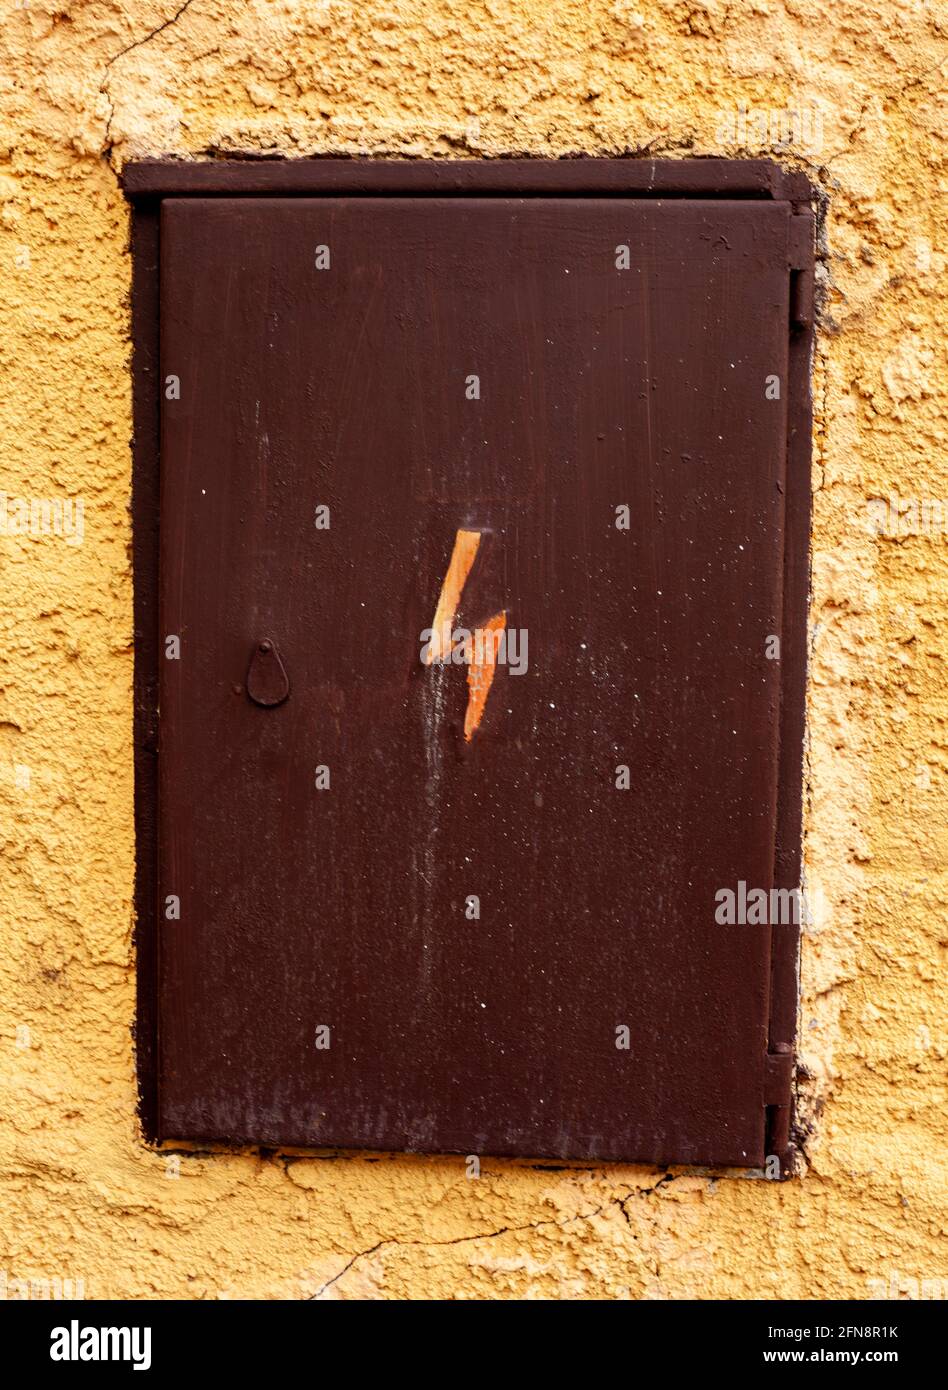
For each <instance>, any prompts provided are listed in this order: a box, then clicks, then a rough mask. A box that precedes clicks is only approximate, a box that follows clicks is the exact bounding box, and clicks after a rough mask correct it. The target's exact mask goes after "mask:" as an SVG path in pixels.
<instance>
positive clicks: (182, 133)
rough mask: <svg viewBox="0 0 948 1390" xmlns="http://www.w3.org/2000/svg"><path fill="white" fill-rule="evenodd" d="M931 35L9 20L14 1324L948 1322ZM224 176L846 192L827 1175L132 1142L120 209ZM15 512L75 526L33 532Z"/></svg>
mask: <svg viewBox="0 0 948 1390" xmlns="http://www.w3.org/2000/svg"><path fill="white" fill-rule="evenodd" d="M176 11H177V13H176ZM945 28H946V17H945V13H944V11H943V10H942V11H941V14H940V15H939V4H938V3H936V2H935V0H932V3H931V4H929V3H925V2H924V0H922V3H907V0H878V2H877V3H871V0H834V2H833V3H832V4H830V3H825V0H747V3H742V4H733V3H730V0H711V3H701V0H655V3H649V2H648V0H635V2H634V3H631V4H625V3H621V2H620V3H612V0H472V3H470V4H466V5H463V6H460V5H452V4H450V3H448V0H387V3H380V0H360V2H359V3H358V4H349V3H342V0H328V3H316V0H308V2H306V3H304V0H250V3H247V4H243V3H241V4H237V3H226V2H225V0H185V3H184V4H178V3H177V0H154V2H153V3H146V0H131V3H128V4H126V5H124V6H119V5H117V4H115V3H113V0H94V3H80V2H79V0H23V3H22V4H20V5H17V4H16V3H14V0H5V9H4V19H3V24H2V26H0V54H2V57H0V205H2V221H0V233H2V241H0V264H2V267H3V274H2V290H0V343H2V346H0V352H2V359H3V388H2V393H0V428H2V436H3V450H2V479H0V489H2V490H3V492H4V493H5V495H6V499H7V512H6V514H5V515H4V514H3V513H2V511H0V531H2V532H3V534H0V567H2V592H3V600H2V614H0V621H2V623H3V641H2V648H0V663H2V675H0V700H2V705H0V797H2V807H3V814H2V846H3V872H2V895H3V911H2V919H0V920H2V924H3V925H2V930H3V938H2V967H0V969H2V989H0V994H2V1028H0V1071H2V1116H0V1188H2V1211H3V1218H2V1229H3V1240H2V1248H0V1283H2V1288H0V1296H2V1295H3V1294H4V1293H5V1294H6V1296H7V1297H13V1296H20V1295H22V1294H24V1293H30V1292H31V1291H32V1293H33V1295H34V1296H36V1295H37V1294H38V1293H42V1291H43V1289H44V1284H43V1282H42V1281H50V1283H49V1287H52V1288H53V1290H54V1291H55V1287H56V1286H55V1281H56V1280H72V1281H82V1286H83V1290H84V1292H85V1294H86V1296H87V1297H109V1296H113V1297H115V1296H117V1297H125V1298H134V1297H188V1298H222V1297H223V1298H226V1297H241V1296H250V1297H263V1298H294V1299H296V1298H309V1297H313V1296H320V1297H324V1298H352V1297H370V1298H404V1297H409V1298H417V1297H426V1296H447V1297H458V1298H466V1297H472V1298H498V1297H518V1298H519V1297H543V1296H551V1297H554V1298H574V1297H592V1298H625V1297H632V1298H641V1297H646V1298H681V1297H693V1296H699V1297H711V1298H747V1297H768V1298H769V1297H776V1298H789V1297H805V1298H823V1297H854V1298H873V1297H879V1296H888V1297H897V1296H902V1297H916V1296H922V1297H926V1296H927V1297H931V1296H940V1297H944V1296H945V1293H946V1291H948V1255H946V1252H945V1245H944V1242H943V1237H944V1223H945V1213H946V1210H948V1181H946V1174H945V1168H944V1153H945V1142H944V1140H945V1134H944V1130H945V1125H944V1111H945V1090H946V1087H945V1057H946V1051H948V1022H946V1009H945V993H946V985H945V968H944V967H945V947H946V920H948V877H946V874H945V860H944V856H945V853H946V850H948V829H946V826H948V727H946V720H948V673H946V658H948V534H946V532H945V529H944V528H945V523H944V519H943V516H942V515H941V514H940V513H939V510H938V508H937V507H935V508H934V509H933V508H931V507H930V506H929V507H927V508H922V506H921V504H922V503H923V502H924V503H929V502H931V501H941V500H944V499H948V455H946V448H945V446H946V404H945V395H944V388H945V382H946V380H948V373H946V362H945V356H946V347H945V331H944V319H945V289H946V248H948V219H946V209H945V201H944V193H945V182H946V177H948V168H946V143H945V132H944V124H943V122H944V112H945V105H944V103H945V91H946V81H945V63H946V56H948V50H946V46H945V42H944V38H945ZM234 151H256V152H265V153H268V154H277V153H285V154H287V155H303V154H316V153H326V152H333V153H343V154H350V155H359V154H376V155H385V154H391V155H413V156H431V155H434V156H441V157H453V156H460V155H465V156H468V157H470V156H472V155H474V156H484V157H490V156H498V155H503V154H507V153H520V154H533V155H546V156H555V155H560V154H567V153H575V152H580V151H581V152H584V153H587V154H593V155H616V154H646V153H647V154H648V155H651V156H657V157H660V156H668V157H676V156H681V155H684V154H699V155H700V154H726V155H754V154H756V155H760V154H769V155H773V156H774V157H777V158H779V159H781V160H782V161H783V162H784V163H786V164H787V165H788V166H792V167H797V168H804V169H806V170H807V171H808V172H809V174H810V177H811V178H812V179H813V180H814V181H815V182H816V183H817V184H818V185H819V187H820V188H821V189H822V190H823V192H824V193H825V222H824V224H823V226H822V229H821V250H822V253H823V263H822V270H821V275H822V288H823V308H822V326H821V331H820V336H819V342H818V347H817V355H816V361H815V366H814V371H815V407H816V421H815V434H814V504H815V515H814V535H813V548H814V593H813V606H812V667H811V680H810V699H809V740H808V754H807V768H806V864H807V874H808V884H809V889H810V893H811V896H812V898H814V899H815V901H816V904H817V920H816V922H815V924H814V925H813V927H811V928H809V929H808V930H807V932H806V936H805V941H804V949H803V977H802V988H803V1002H802V1014H801V1040H802V1059H803V1063H804V1067H805V1070H806V1073H807V1075H806V1078H805V1081H804V1100H803V1105H802V1115H803V1119H804V1122H805V1124H806V1127H807V1130H808V1138H807V1139H806V1142H805V1172H803V1173H802V1175H801V1176H799V1177H796V1178H794V1179H792V1180H790V1181H788V1182H784V1183H773V1182H767V1181H764V1180H762V1179H761V1178H759V1177H758V1178H754V1177H747V1176H746V1175H745V1176H727V1175H725V1176H709V1175H706V1174H700V1173H671V1174H665V1173H662V1172H656V1171H649V1170H644V1169H633V1168H624V1167H613V1168H608V1169H597V1168H589V1167H567V1168H563V1167H554V1166H547V1167H543V1166H542V1165H533V1166H531V1165H522V1164H514V1163H510V1162H502V1161H492V1160H489V1159H488V1160H485V1161H484V1162H483V1166H482V1174H481V1177H480V1178H479V1179H477V1180H470V1179H468V1178H467V1177H466V1175H465V1165H464V1161H463V1160H462V1159H454V1158H449V1159H440V1158H434V1159H428V1158H406V1157H400V1156H387V1155H382V1156H367V1157H366V1156H363V1157H349V1156H332V1157H286V1156H272V1155H260V1154H230V1155H228V1154H209V1153H201V1154H194V1155H187V1154H185V1155H182V1156H180V1157H179V1158H178V1157H172V1158H169V1157H168V1156H167V1155H164V1154H160V1153H156V1152H153V1151H151V1150H149V1149H148V1148H147V1147H145V1145H144V1144H143V1143H142V1142H141V1141H140V1138H139V1134H138V1130H137V1124H136V1119H135V1077H134V1068H133V1052H132V1038H131V1033H130V1028H131V1024H132V1019H133V1014H134V960H133V952H132V927H133V918H132V883H133V864H134V841H133V830H132V804H133V782H132V753H131V734H132V723H131V681H132V608H131V574H130V563H129V546H130V527H129V511H128V504H129V478H130V454H129V435H130V381H129V273H130V262H129V251H128V210H127V208H126V205H125V203H124V201H123V198H122V195H121V191H120V188H119V182H118V173H119V171H120V168H121V166H122V164H123V162H124V161H126V160H128V159H131V158H140V157H145V156H161V155H174V156H178V157H208V156H211V155H213V154H220V153H227V152H234ZM14 499H26V500H27V501H29V500H31V499H32V500H35V501H37V503H38V504H39V505H40V506H41V504H42V502H43V500H44V499H45V500H46V501H48V502H49V503H51V504H52V503H54V502H59V503H63V502H65V503H67V504H68V505H67V506H66V507H65V509H64V510H63V511H62V512H57V511H56V510H55V509H53V508H50V511H49V514H48V517H49V525H47V527H46V528H45V529H46V530H47V532H49V534H42V530H43V526H42V513H41V512H40V517H39V529H40V532H41V534H38V535H30V534H27V535H21V534H19V533H18V531H17V517H18V516H19V509H18V506H17V504H16V502H15V500H14ZM873 499H876V500H877V501H879V500H880V499H886V502H885V511H884V513H883V512H882V511H880V510H879V509H878V508H877V509H876V511H875V512H873V511H872V510H871V509H870V506H869V504H870V503H871V502H872V500H873ZM889 499H892V500H891V501H890V500H889ZM2 502H3V498H0V503H2ZM913 503H914V504H915V507H916V509H915V510H914V511H913ZM946 506H948V503H946ZM80 507H81V512H80V510H79V509H80ZM11 518H12V520H11ZM80 542H81V543H80ZM261 1026H262V1027H266V1026H267V1023H266V1020H261ZM273 1026H274V1027H277V1026H279V1024H278V1021H277V1020H274V1023H273ZM668 1045H669V1046H670V1047H674V1045H675V1040H674V1038H673V1037H672V1038H669V1040H668ZM31 1280H32V1281H34V1285H33V1288H32V1290H31V1289H30V1287H29V1284H28V1282H26V1283H25V1282H23V1281H31ZM67 1287H68V1286H67Z"/></svg>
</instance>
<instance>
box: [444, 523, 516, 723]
mask: <svg viewBox="0 0 948 1390" xmlns="http://www.w3.org/2000/svg"><path fill="white" fill-rule="evenodd" d="M480 543H481V532H480V531H463V530H462V531H458V532H457V534H456V535H455V537H454V548H453V549H452V551H451V559H450V561H449V562H448V570H447V573H446V574H445V576H444V582H443V583H442V585H441V593H440V594H439V595H438V606H437V608H436V609H435V615H434V621H433V623H432V624H431V627H432V638H431V641H430V643H429V644H428V650H427V652H426V654H425V664H426V665H427V666H433V665H434V663H435V662H436V661H440V662H445V661H447V660H449V658H450V657H451V656H452V654H453V653H454V651H455V650H456V649H457V648H458V647H459V646H461V645H462V644H461V643H460V642H455V641H454V640H453V637H452V632H453V628H454V623H455V620H456V618H457V615H458V610H459V609H460V606H461V595H462V593H463V592H464V585H465V584H466V583H467V578H468V575H469V574H470V573H471V568H472V566H473V564H474V560H475V558H476V556H477V551H478V547H479V546H480ZM506 627H507V614H506V612H505V611H503V610H502V611H501V612H500V613H495V614H494V616H493V617H492V618H491V619H489V621H488V622H487V623H485V624H484V625H483V626H482V627H479V628H478V629H477V630H476V632H475V633H474V640H473V642H472V643H470V650H469V651H467V652H466V653H465V655H466V659H467V709H466V710H465V712H464V737H465V739H466V740H467V742H468V743H470V741H471V739H472V738H473V737H474V735H475V733H476V732H477V729H478V727H479V725H480V722H481V720H482V719H483V717H484V710H485V708H486V706H487V697H488V695H489V694H490V688H491V686H492V685H493V683H494V676H495V674H496V671H497V653H498V650H499V648H500V644H501V641H502V640H503V635H504V632H505V630H506ZM465 645H467V644H465Z"/></svg>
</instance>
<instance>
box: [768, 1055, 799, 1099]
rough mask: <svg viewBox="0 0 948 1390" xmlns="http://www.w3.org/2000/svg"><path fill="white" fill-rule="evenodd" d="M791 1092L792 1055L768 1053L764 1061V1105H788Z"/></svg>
mask: <svg viewBox="0 0 948 1390" xmlns="http://www.w3.org/2000/svg"><path fill="white" fill-rule="evenodd" d="M792 1091H793V1053H792V1052H790V1051H789V1050H788V1051H787V1052H768V1053H767V1056H766V1058H765V1060H764V1104H765V1105H789V1104H790V1097H791V1094H792Z"/></svg>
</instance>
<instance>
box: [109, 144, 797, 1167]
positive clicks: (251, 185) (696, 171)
mask: <svg viewBox="0 0 948 1390" xmlns="http://www.w3.org/2000/svg"><path fill="white" fill-rule="evenodd" d="M122 183H123V187H124V191H125V195H126V197H127V198H128V200H129V201H130V203H131V207H132V215H131V253H132V295H131V327H132V381H133V394H132V400H133V430H134V434H133V440H132V522H133V567H134V631H135V676H134V734H133V736H134V757H135V833H136V844H137V852H136V883H135V910H136V926H135V935H134V940H135V948H136V969H137V984H138V1004H137V1018H136V1026H135V1042H136V1052H137V1065H138V1087H139V1113H140V1119H141V1124H142V1129H143V1132H144V1135H145V1138H146V1140H148V1141H149V1142H157V1141H158V1139H159V1134H158V1124H157V1116H158V1048H157V1034H158V1010H157V982H158V937H159V932H158V921H159V918H158V911H157V897H158V872H157V858H158V856H157V849H158V846H157V824H158V819H157V810H158V765H157V754H158V660H159V634H158V553H159V552H158V528H159V505H158V503H159V476H160V454H161V446H160V430H159V380H158V363H159V355H158V354H159V340H160V306H159V291H158V278H159V264H160V207H161V200H162V199H163V198H166V197H175V198H180V197H189V196H190V197H205V198H206V197H213V196H229V197H254V196H270V197H274V196H280V197H293V196H297V197H299V196H307V197H313V196H316V197H318V196H320V195H323V196H339V195H347V196H355V197H357V196H375V197H378V196H385V195H390V196H396V195H400V196H420V197H424V196H425V195H437V196H439V197H445V196H457V197H465V196H473V195H477V196H491V195H494V196H503V197H511V196H513V197H533V196H535V197H543V196H558V197H564V196H565V197H569V196H573V197H583V196H586V197H590V196H593V197H622V198H707V199H741V198H747V199H769V200H775V201H781V202H786V203H789V204H790V205H791V211H792V212H793V213H794V214H799V218H797V217H795V218H794V222H795V224H796V232H797V235H796V237H795V241H796V249H795V251H794V249H793V248H791V256H790V258H789V259H788V275H790V276H791V278H793V277H796V284H795V286H794V293H793V294H792V295H791V305H792V306H793V307H792V314H791V321H790V322H789V323H788V335H789V383H788V391H787V395H788V400H787V411H788V442H787V471H786V498H785V507H786V512H785V554H784V600H783V602H784V613H783V638H782V654H781V656H782V687H781V715H780V721H781V732H780V755H779V771H778V800H777V823H776V843H775V849H774V884H775V886H776V887H778V888H787V889H793V888H799V887H800V870H801V840H802V811H803V744H804V727H805V697H806V663H807V642H806V629H807V607H808V597H809V533H810V455H811V433H812V405H811V390H810V364H811V358H812V351H813V339H814V326H813V314H812V312H811V303H812V285H813V255H814V252H813V217H812V213H811V211H810V209H811V206H812V203H813V201H814V198H815V193H814V189H813V188H812V186H811V184H810V183H809V181H808V180H807V178H806V176H805V175H803V174H800V173H796V172H792V171H785V170H783V169H781V168H780V167H779V166H778V165H776V164H774V163H773V162H771V161H769V160H727V159H688V160H643V159H635V158H629V159H593V158H588V157H582V156H580V157H574V158H566V159H558V160H545V159H489V160H476V161H475V160H442V161H438V160H400V159H391V160H388V159H385V160H380V159H366V160H356V159H346V158H334V157H327V158H317V159H299V160H273V159H261V158H246V159H228V160H213V161H208V162H203V163H188V162H185V161H179V160H145V161H140V162H135V163H131V164H129V165H127V166H126V167H125V170H124V172H123V176H122ZM792 239H793V238H792ZM772 930H773V929H772ZM798 962H799V931H798V930H796V929H795V928H793V927H781V928H779V929H777V930H775V931H774V935H773V936H772V939H771V999H770V1041H769V1051H770V1055H771V1058H772V1059H773V1063H774V1065H773V1067H772V1069H771V1073H772V1081H771V1083H770V1085H772V1087H773V1089H772V1091H768V1094H767V1101H768V1102H769V1104H768V1123H767V1149H768V1152H770V1153H775V1154H776V1155H777V1156H778V1158H779V1159H780V1164H781V1172H782V1174H783V1175H784V1176H786V1175H787V1173H788V1171H789V1170H791V1169H792V1159H793V1152H794V1141H793V1125H792V1120H793V1092H792V1070H793V1052H794V1047H795V1042H796V1022H797V1019H796V1015H797V1000H798V974H799V971H798Z"/></svg>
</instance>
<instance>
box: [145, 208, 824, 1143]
mask: <svg viewBox="0 0 948 1390" xmlns="http://www.w3.org/2000/svg"><path fill="white" fill-rule="evenodd" d="M791 218H792V207H791V204H790V203H788V202H784V201H780V200H779V199H773V200H766V199H763V198H762V199H760V200H751V199H743V200H739V199H734V200H730V201H729V200H727V199H723V198H717V199H710V198H707V199H697V198H694V199H692V198H688V197H682V196H679V197H675V198H669V199H667V200H662V199H649V198H642V197H640V198H636V199H626V198H622V197H605V196H603V197H586V196H570V197H568V198H561V197H557V196H553V195H550V196H534V197H531V198H516V197H512V196H501V195H496V196H490V197H478V196H469V197H450V198H447V197H440V196H437V195H432V196H426V197H421V196H417V197H398V196H387V197H384V198H375V197H371V196H361V195H360V196H348V197H347V196H326V197H321V198H318V197H312V198H311V197H305V196H297V197H266V196H256V197H253V198H239V197H227V196H217V197H214V198H202V197H166V198H165V199H164V201H163V202H162V204H161V230H160V242H161V251H160V262H161V271H160V276H161V282H160V316H161V365H160V378H161V383H162V385H161V503H160V509H161V525H160V595H159V620H158V626H159V645H160V650H161V652H162V656H161V657H160V658H159V662H158V665H159V677H160V753H159V759H158V762H159V853H158V864H157V880H158V886H157V893H158V900H159V905H158V914H157V915H158V928H157V929H158V937H159V949H158V966H157V977H158V978H157V1030H156V1031H157V1038H158V1047H157V1052H158V1061H157V1068H156V1071H157V1118H156V1122H155V1132H156V1134H157V1136H158V1137H161V1138H165V1139H174V1138H180V1139H190V1140H206V1141H224V1142H234V1143H259V1144H266V1145H284V1146H289V1145H295V1146H306V1147H311V1146H318V1147H325V1146H343V1147H368V1148H376V1149H408V1150H421V1151H452V1152H462V1153H495V1154H515V1155H530V1156H556V1157H564V1158H595V1159H604V1160H639V1161H654V1162H679V1163H714V1164H736V1165H748V1164H753V1165H757V1164H760V1163H761V1162H762V1160H763V1158H764V1156H765V1153H766V1137H767V1136H766V1130H765V1125H766V1119H767V1107H769V1106H775V1105H778V1104H779V1103H780V1101H781V1099H784V1097H783V1096H782V1094H781V1095H778V1094H777V1091H778V1090H779V1089H780V1087H781V1085H782V1084H783V1081H782V1079H783V1078H784V1077H785V1076H786V1078H787V1079H786V1085H787V1086H789V1068H788V1067H787V1066H786V1065H785V1064H784V1063H783V1062H781V1063H774V1062H773V1060H772V1055H773V1054H776V1053H781V1052H784V1051H789V1044H790V1043H792V1037H791V1038H790V1039H788V1040H786V1044H787V1045H785V1044H784V1043H775V1040H774V1039H773V1037H770V1039H769V1040H768V1035H769V1025H770V1012H771V991H772V982H771V966H772V951H771V940H772V937H773V935H774V933H775V932H776V931H779V928H771V927H770V926H768V925H766V924H764V925H759V924H755V923H754V922H753V920H751V922H749V923H748V922H747V921H740V920H738V921H737V922H735V923H733V924H728V923H727V922H722V921H721V920H719V918H720V917H721V915H722V914H721V912H720V910H719V905H720V903H721V901H722V899H721V894H722V892H723V893H727V892H731V893H732V894H733V897H734V899H735V900H736V901H738V903H740V901H741V900H742V899H741V894H742V893H743V894H744V900H745V901H746V897H747V894H748V893H749V892H753V891H754V890H760V891H762V892H763V893H765V894H766V893H768V892H769V890H770V889H771V888H772V887H773V885H774V882H775V880H774V855H775V837H776V833H777V814H778V764H779V759H780V752H781V750H780V732H781V680H782V664H781V660H780V659H779V653H778V655H777V658H776V659H775V656H774V648H773V643H774V641H775V640H776V639H779V638H780V636H781V634H782V632H783V626H784V622H785V612H784V607H785V594H784V573H785V568H786V567H785V558H786V557H785V553H784V543H785V532H786V524H785V523H786V518H785V500H786V495H787V477H786V468H787V444H788V428H787V400H788V386H787V374H788V363H789V357H788V345H789V343H790V334H791V329H790V323H791V312H792V306H791V298H790V297H791V279H792V277H791V271H790V269H789V256H788V247H789V244H790V236H791V229H790V222H791ZM795 240H796V241H799V236H796V237H795ZM775 381H776V383H777V386H776V388H774V385H773V383H774V382H775ZM799 540H800V537H799V528H797V542H799ZM803 544H804V560H803V563H804V564H805V540H804V542H803ZM797 559H798V560H799V556H797ZM795 573H797V574H798V573H799V564H798V565H797V570H796V571H795ZM794 594H795V595H796V599H797V600H799V601H798V602H797V607H799V605H800V603H803V604H804V606H805V594H804V593H803V592H802V591H800V585H799V582H798V581H795V588H794ZM436 615H437V617H436ZM442 622H446V623H447V628H443V627H442ZM794 623H795V627H794V631H795V632H798V631H799V622H798V617H795V618H794ZM432 629H434V632H432ZM465 633H467V634H469V635H470V636H469V639H466V638H465ZM801 701H802V694H801ZM783 719H784V722H785V723H786V721H787V714H786V710H784V712H783ZM790 861H792V850H791V852H790ZM740 885H744V888H743V889H742V888H741V886H740ZM738 916H740V911H739V910H738ZM768 1049H769V1052H770V1054H771V1057H770V1058H769V1055H768ZM785 1099H786V1100H787V1102H788V1101H789V1096H786V1097H785Z"/></svg>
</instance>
